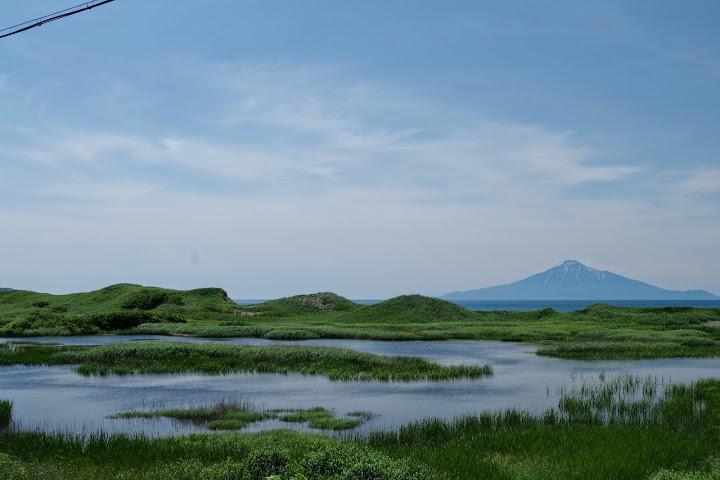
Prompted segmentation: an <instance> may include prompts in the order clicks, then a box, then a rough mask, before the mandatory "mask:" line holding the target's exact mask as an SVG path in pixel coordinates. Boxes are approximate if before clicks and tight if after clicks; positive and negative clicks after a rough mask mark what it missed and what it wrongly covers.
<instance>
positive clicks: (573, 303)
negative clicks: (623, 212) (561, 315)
mask: <svg viewBox="0 0 720 480" xmlns="http://www.w3.org/2000/svg"><path fill="white" fill-rule="evenodd" d="M235 301H236V302H237V303H239V304H240V305H255V304H258V303H262V302H265V301H266V300H235ZM353 301H354V302H357V303H361V304H363V305H372V304H374V303H379V302H382V300H367V299H362V300H353ZM452 303H455V304H457V305H460V306H461V307H463V308H466V309H468V310H481V311H490V310H514V311H528V310H541V309H543V308H553V309H555V310H557V311H558V312H572V311H575V310H582V309H583V308H585V307H587V306H588V305H592V304H593V303H607V304H609V305H615V306H617V307H681V306H687V307H706V308H720V300H454V301H452Z"/></svg>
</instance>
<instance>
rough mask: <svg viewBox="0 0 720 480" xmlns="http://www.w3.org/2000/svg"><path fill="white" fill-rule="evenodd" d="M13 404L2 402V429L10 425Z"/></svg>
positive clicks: (0, 406) (0, 418)
mask: <svg viewBox="0 0 720 480" xmlns="http://www.w3.org/2000/svg"><path fill="white" fill-rule="evenodd" d="M12 411H13V402H11V401H10V400H0V428H3V427H7V426H8V425H10V421H11V420H12Z"/></svg>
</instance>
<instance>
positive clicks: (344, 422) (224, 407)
mask: <svg viewBox="0 0 720 480" xmlns="http://www.w3.org/2000/svg"><path fill="white" fill-rule="evenodd" d="M157 417H167V418H174V419H176V420H179V421H190V422H193V423H195V424H207V426H208V428H209V429H210V430H242V429H243V428H245V427H247V426H248V425H250V424H252V423H256V422H261V421H263V420H279V421H281V422H287V423H306V424H307V425H308V426H309V427H310V428H315V429H318V430H350V429H353V428H356V427H358V426H360V425H362V424H363V423H365V422H366V421H368V420H370V419H372V418H374V415H373V414H372V413H371V412H350V413H348V414H347V415H346V416H345V417H342V418H341V417H337V416H335V414H334V412H332V411H331V410H327V409H325V408H322V407H315V408H310V409H281V410H267V411H256V410H253V409H252V408H251V407H250V406H249V405H247V404H242V403H219V404H216V405H210V406H205V407H193V408H187V409H179V408H176V409H167V410H155V411H131V412H121V413H118V414H116V415H112V416H110V417H109V418H114V419H120V418H126V419H127V418H157Z"/></svg>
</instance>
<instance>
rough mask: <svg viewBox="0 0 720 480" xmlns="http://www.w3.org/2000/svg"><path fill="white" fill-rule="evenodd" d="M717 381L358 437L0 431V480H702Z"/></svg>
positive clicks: (615, 384)
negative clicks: (536, 412)
mask: <svg viewBox="0 0 720 480" xmlns="http://www.w3.org/2000/svg"><path fill="white" fill-rule="evenodd" d="M718 422H720V381H716V380H712V381H703V382H700V383H698V384H696V385H692V386H672V385H671V386H667V387H666V386H663V385H661V384H659V383H658V382H657V381H656V380H652V379H646V380H642V379H636V378H634V377H620V378H617V379H612V380H609V381H606V382H603V383H601V384H600V385H596V386H592V387H583V388H580V389H578V390H577V391H573V392H569V393H567V394H566V395H565V396H564V397H563V399H562V400H561V401H560V403H559V405H558V407H557V408H555V409H553V410H550V411H547V412H545V413H544V414H542V415H530V414H528V413H524V412H518V411H507V412H498V413H487V414H482V415H480V416H469V417H464V418H460V419H457V420H456V421H451V422H445V421H440V420H428V421H424V422H420V423H416V424H412V425H409V426H406V427H403V428H402V429H400V431H399V432H397V431H396V432H386V433H377V434H374V435H371V436H370V438H368V439H365V440H356V441H351V440H346V441H340V440H334V439H330V438H325V437H320V436H316V435H311V434H303V433H297V432H290V431H283V430H281V431H274V432H268V433H262V434H249V435H248V434H220V435H193V436H189V437H182V438H169V439H157V440H151V439H146V438H142V437H138V438H128V437H126V436H95V437H92V438H80V437H76V436H72V435H59V434H45V433H4V434H0V478H2V479H9V480H26V479H39V480H50V479H53V480H54V479H58V480H60V479H63V480H65V479H73V480H75V479H77V480H85V479H111V480H140V479H149V480H160V479H163V480H190V479H197V478H203V479H206V480H239V479H242V480H262V479H265V478H267V477H271V476H273V475H275V477H272V478H275V479H282V480H288V479H295V480H357V479H374V480H429V479H438V480H477V479H488V480H523V479H543V480H648V479H649V480H688V479H690V480H713V479H717V478H718V475H720V469H718V465H719V464H718V460H717V455H718V451H720V450H719V447H720V431H718V428H717V426H718V424H719V423H718Z"/></svg>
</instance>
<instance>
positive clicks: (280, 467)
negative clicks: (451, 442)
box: [0, 431, 434, 480]
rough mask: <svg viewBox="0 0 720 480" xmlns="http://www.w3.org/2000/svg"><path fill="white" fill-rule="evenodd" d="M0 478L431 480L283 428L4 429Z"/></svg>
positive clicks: (423, 472)
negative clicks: (144, 432)
mask: <svg viewBox="0 0 720 480" xmlns="http://www.w3.org/2000/svg"><path fill="white" fill-rule="evenodd" d="M0 451H1V452H5V453H2V454H0V478H9V479H13V480H26V479H27V480H30V479H33V480H36V479H37V480H51V479H52V480H56V479H68V480H70V479H72V480H89V479H93V480H94V479H98V478H103V479H111V480H141V479H142V480H196V479H203V480H263V479H265V478H268V477H271V476H273V475H279V476H281V478H283V479H285V478H287V479H297V480H300V479H313V480H357V479H373V480H430V479H432V478H434V477H433V476H432V474H431V473H430V472H429V470H428V469H427V467H424V466H423V465H417V464H411V463H410V462H407V461H404V460H401V459H393V458H391V457H389V456H388V455H386V454H384V453H382V452H378V451H376V450H373V449H371V448H369V447H367V446H365V445H362V444H357V443H352V442H340V441H336V440H331V439H327V438H321V437H317V436H315V435H310V434H301V433H295V432H289V431H278V432H272V433H265V434H255V435H237V434H218V435H194V436H191V437H184V438H170V439H162V440H150V439H147V438H143V437H127V436H123V435H115V436H95V437H92V438H89V439H85V440H80V439H78V438H77V437H74V436H68V435H59V434H52V435H51V434H43V433H13V434H8V435H6V436H0Z"/></svg>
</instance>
